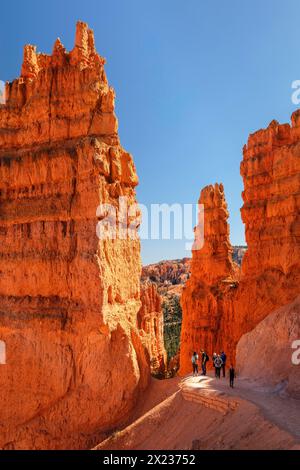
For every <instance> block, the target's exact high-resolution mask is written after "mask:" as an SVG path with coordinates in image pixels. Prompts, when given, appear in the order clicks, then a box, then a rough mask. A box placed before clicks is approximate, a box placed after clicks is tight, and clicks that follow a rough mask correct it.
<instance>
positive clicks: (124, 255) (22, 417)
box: [0, 23, 149, 449]
mask: <svg viewBox="0 0 300 470" xmlns="http://www.w3.org/2000/svg"><path fill="white" fill-rule="evenodd" d="M103 65H104V59H102V58H101V57H100V56H99V55H98V54H97V52H96V51H95V46H94V37H93V32H92V31H91V30H89V29H88V27H87V25H86V24H84V23H78V24H77V30H76V40H75V46H74V49H73V50H72V51H71V52H70V53H68V52H66V50H65V49H64V47H63V46H62V44H61V42H60V41H59V40H57V41H56V43H55V45H54V50H53V54H52V55H51V56H47V55H45V54H37V53H36V49H35V47H33V46H26V47H25V50H24V62H23V65H22V72H21V77H20V78H18V79H16V80H14V81H13V82H12V83H9V84H7V85H6V104H5V105H1V106H0V241H1V243H0V253H1V255H0V273H1V277H0V297H1V316H0V339H1V340H2V341H4V342H5V344H6V355H7V364H6V365H5V366H1V374H0V403H1V404H0V423H1V424H0V446H1V447H2V448H16V449H19V448H31V449H41V448H86V447H90V446H91V445H92V443H93V442H96V441H97V440H99V434H103V433H104V432H105V431H106V430H108V429H111V428H112V427H113V426H114V425H115V424H116V423H118V422H120V420H122V419H125V418H126V417H127V416H128V414H129V412H130V410H131V408H132V407H133V405H134V402H135V400H136V398H137V395H138V393H139V391H140V390H142V389H143V388H144V387H145V386H146V385H147V382H148V378H149V368H148V359H147V354H146V353H145V351H144V347H143V346H142V344H141V341H140V335H139V332H138V330H137V327H136V319H137V312H138V310H139V308H140V288H139V285H140V269H141V267H140V246H139V241H138V240H137V239H136V240H134V241H132V240H128V239H121V238H117V239H115V240H99V239H98V237H97V235H96V224H97V217H96V209H97V207H98V205H99V204H100V203H109V204H111V205H113V206H114V207H115V208H116V212H117V217H118V216H119V212H118V196H121V195H122V196H126V197H127V199H128V204H129V205H131V204H134V203H135V186H136V185H137V182H138V180H137V176H136V172H135V167H134V164H133V161H132V157H131V156H130V154H128V153H127V152H126V151H125V150H124V149H123V148H122V147H121V145H120V142H119V137H118V133H117V119H116V117H115V114H114V91H113V89H112V88H111V87H109V85H108V83H107V80H106V76H105V71H104V67H103ZM96 431H97V432H98V436H95V433H96Z"/></svg>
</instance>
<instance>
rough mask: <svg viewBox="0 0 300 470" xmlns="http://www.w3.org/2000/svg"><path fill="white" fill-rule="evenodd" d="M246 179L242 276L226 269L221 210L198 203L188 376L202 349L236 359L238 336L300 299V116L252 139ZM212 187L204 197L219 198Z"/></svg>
mask: <svg viewBox="0 0 300 470" xmlns="http://www.w3.org/2000/svg"><path fill="white" fill-rule="evenodd" d="M241 175H242V177H243V181H244V191H243V194H242V196H243V201H244V205H243V207H242V209H241V213H242V219H243V222H244V224H245V230H246V241H247V246H248V249H247V252H246V254H245V256H244V258H243V261H242V266H241V272H240V273H239V272H238V271H237V270H236V268H235V267H234V268H233V266H232V264H230V263H228V254H229V251H230V250H231V248H230V246H229V245H228V243H229V239H228V236H227V235H225V237H224V234H227V233H228V232H227V227H225V225H224V224H225V219H226V217H224V216H223V218H221V220H222V223H221V224H220V222H219V221H220V215H219V214H220V212H219V210H218V211H217V213H215V214H213V215H212V217H211V216H210V214H211V204H210V202H209V198H208V199H207V197H205V196H204V195H203V196H201V198H200V202H203V203H204V214H205V221H204V226H206V228H205V232H204V234H205V238H204V240H205V242H204V247H203V248H202V249H201V250H199V251H193V261H192V272H191V279H190V281H188V283H187V287H186V289H185V290H184V292H183V296H182V306H183V328H182V336H181V338H182V345H181V358H180V360H181V364H182V366H181V372H182V373H186V372H187V371H188V370H190V355H191V354H192V351H193V350H194V349H198V350H199V348H200V347H205V348H207V350H208V352H209V353H210V354H212V352H213V351H214V350H217V352H219V351H220V350H221V349H225V350H226V351H227V353H228V355H229V358H230V360H231V361H235V351H236V345H237V342H238V341H239V339H240V338H241V336H242V335H243V334H244V333H247V332H249V331H251V330H252V329H253V328H254V327H255V326H256V325H257V324H258V323H259V322H260V321H262V320H263V319H264V318H265V317H266V316H268V315H269V314H270V313H271V312H272V311H274V310H275V309H276V308H278V307H280V306H283V305H285V304H287V303H289V302H291V301H293V300H294V299H295V298H296V297H297V295H298V294H299V293H300V287H299V286H300V111H296V112H295V113H294V114H293V115H292V118H291V125H289V124H283V125H280V124H278V122H276V121H272V122H271V123H270V125H269V126H268V128H267V129H265V130H260V131H258V132H256V133H254V134H252V135H250V136H249V139H248V143H247V145H246V146H245V147H244V150H243V161H242V163H241ZM209 188H210V189H207V188H205V189H204V194H206V193H207V191H209V192H210V193H211V194H212V196H210V197H211V200H215V198H216V197H215V193H216V192H219V191H218V187H215V189H214V190H213V189H212V188H211V187H209ZM217 206H218V204H217ZM211 220H213V221H214V222H213V223H211ZM207 225H208V228H207ZM211 231H212V234H213V235H211V233H210V232H211ZM196 233H197V231H196ZM212 239H213V240H215V243H212V242H211V240H212ZM228 250H229V251H228ZM220 286H223V287H222V288H221V289H220Z"/></svg>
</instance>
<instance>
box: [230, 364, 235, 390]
mask: <svg viewBox="0 0 300 470" xmlns="http://www.w3.org/2000/svg"><path fill="white" fill-rule="evenodd" d="M234 379H235V370H234V367H233V365H232V364H230V368H229V385H230V387H231V388H233V383H234Z"/></svg>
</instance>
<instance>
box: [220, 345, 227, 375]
mask: <svg viewBox="0 0 300 470" xmlns="http://www.w3.org/2000/svg"><path fill="white" fill-rule="evenodd" d="M221 359H222V362H223V364H222V371H223V377H225V369H226V359H227V356H226V354H225V353H224V351H221Z"/></svg>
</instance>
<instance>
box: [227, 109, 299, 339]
mask: <svg viewBox="0 0 300 470" xmlns="http://www.w3.org/2000/svg"><path fill="white" fill-rule="evenodd" d="M299 116H300V112H299V111H296V112H295V113H294V114H293V115H292V118H291V126H290V125H289V124H282V125H280V124H278V122H276V121H272V122H271V123H270V125H269V126H268V128H267V129H264V130H260V131H258V132H256V133H254V134H252V135H250V137H249V139H248V143H247V146H245V147H244V156H243V161H242V163H241V174H242V177H243V181H244V192H243V194H242V195H243V200H244V205H243V207H242V210H241V213H242V219H243V222H244V224H245V230H246V240H247V244H248V251H247V253H246V254H245V257H244V260H243V263H242V276H241V282H240V286H239V293H238V296H237V299H236V303H237V305H236V310H237V312H238V311H239V312H241V314H240V315H239V319H240V325H239V330H240V333H243V332H245V331H250V330H251V329H252V328H254V326H255V325H257V323H258V322H260V321H261V320H262V319H263V318H264V317H265V316H266V315H267V314H269V313H270V312H272V311H273V310H275V308H277V307H280V306H282V305H285V304H287V303H289V302H291V301H292V300H293V299H295V297H296V296H297V295H298V294H299V293H300V287H299V286H300V282H299V281H300V178H299V175H300V120H299ZM253 299H255V302H253Z"/></svg>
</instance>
